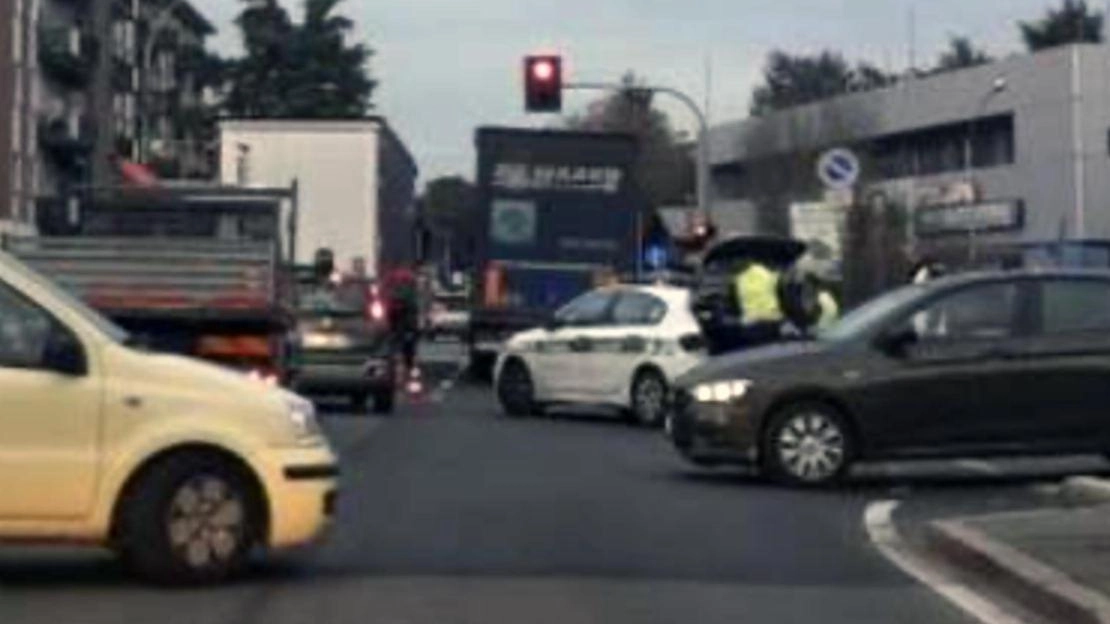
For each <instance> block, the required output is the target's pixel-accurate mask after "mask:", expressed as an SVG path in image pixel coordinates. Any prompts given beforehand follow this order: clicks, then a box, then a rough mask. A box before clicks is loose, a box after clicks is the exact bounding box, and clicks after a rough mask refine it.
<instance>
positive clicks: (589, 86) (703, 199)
mask: <svg viewBox="0 0 1110 624" xmlns="http://www.w3.org/2000/svg"><path fill="white" fill-rule="evenodd" d="M628 88H629V86H628V85H624V84H613V83H606V82H570V83H566V84H564V85H563V89H564V90H571V91H623V90H625V89H628ZM631 88H633V89H636V90H639V91H649V92H651V93H665V94H667V95H670V96H673V97H675V98H678V100H679V101H681V102H682V103H683V104H685V105H686V107H687V108H689V109H690V110H691V111H692V112H693V113H694V117H696V118H697V120H698V129H699V136H698V165H697V169H698V174H697V176H698V210H699V211H701V213H702V215H704V216H707V217H710V219H711V220H712V214H710V209H711V207H712V200H711V198H710V192H711V191H710V185H709V122H708V120H706V117H705V113H704V112H702V110H701V107H700V106H698V103H697V102H695V101H694V99H693V98H691V97H690V96H688V95H686V94H685V93H683V92H682V91H679V90H678V89H672V88H670V87H631Z"/></svg>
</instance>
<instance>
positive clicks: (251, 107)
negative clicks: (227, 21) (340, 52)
mask: <svg viewBox="0 0 1110 624" xmlns="http://www.w3.org/2000/svg"><path fill="white" fill-rule="evenodd" d="M248 2H249V6H248V7H247V8H246V9H244V10H243V12H242V13H240V14H239V17H238V18H236V20H235V23H236V25H237V26H238V27H239V30H240V32H241V34H242V38H243V48H244V51H245V54H244V56H243V57H242V58H239V59H235V60H233V61H231V62H230V63H229V68H228V81H229V85H228V87H229V88H228V93H227V98H226V100H225V101H224V107H225V109H226V110H227V112H228V113H229V114H230V115H232V116H233V117H247V118H251V117H267V116H274V117H280V116H283V115H281V114H280V112H281V111H283V110H284V102H285V93H286V91H287V90H288V89H289V87H290V85H291V64H292V58H291V57H292V55H291V54H290V53H289V42H290V41H291V40H292V38H293V33H294V26H293V23H292V21H291V20H290V19H289V14H288V13H287V12H286V11H285V9H284V8H282V6H281V5H280V4H278V1H277V0H253V1H252V0H248Z"/></svg>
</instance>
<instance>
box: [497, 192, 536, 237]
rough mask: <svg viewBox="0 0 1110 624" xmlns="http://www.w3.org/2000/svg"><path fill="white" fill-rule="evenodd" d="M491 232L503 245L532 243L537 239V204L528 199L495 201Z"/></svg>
mask: <svg viewBox="0 0 1110 624" xmlns="http://www.w3.org/2000/svg"><path fill="white" fill-rule="evenodd" d="M491 221H492V223H491V229H492V231H491V234H492V238H493V240H494V241H496V242H498V243H501V244H503V245H530V244H532V243H533V242H534V241H535V239H536V205H535V204H534V203H532V202H527V201H505V200H501V201H495V202H493V210H492V214H491Z"/></svg>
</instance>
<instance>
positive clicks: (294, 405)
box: [285, 394, 320, 440]
mask: <svg viewBox="0 0 1110 624" xmlns="http://www.w3.org/2000/svg"><path fill="white" fill-rule="evenodd" d="M285 408H286V412H287V413H288V415H289V422H290V424H292V425H293V432H294V434H295V435H296V437H297V439H299V440H308V439H312V438H316V437H317V436H319V435H320V423H319V421H317V420H316V406H314V405H313V404H312V401H309V400H308V399H305V398H303V397H299V396H297V395H295V394H290V395H288V396H286V397H285Z"/></svg>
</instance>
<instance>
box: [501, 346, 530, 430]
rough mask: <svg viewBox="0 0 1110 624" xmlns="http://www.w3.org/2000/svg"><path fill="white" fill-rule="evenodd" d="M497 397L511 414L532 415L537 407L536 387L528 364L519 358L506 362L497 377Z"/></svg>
mask: <svg viewBox="0 0 1110 624" xmlns="http://www.w3.org/2000/svg"><path fill="white" fill-rule="evenodd" d="M497 399H498V401H499V402H500V403H501V408H502V409H503V410H505V413H506V414H508V415H509V416H515V417H522V416H531V415H533V414H535V413H536V412H537V411H538V410H537V407H536V388H535V385H534V384H533V382H532V374H531V372H529V370H528V366H527V365H526V364H525V363H524V362H521V361H520V360H518V359H512V360H509V361H508V362H506V363H505V366H504V368H503V369H502V370H501V374H500V375H499V376H498V378H497Z"/></svg>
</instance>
